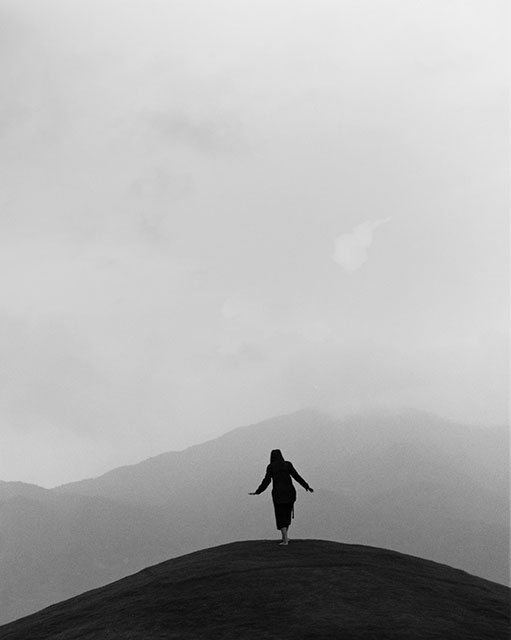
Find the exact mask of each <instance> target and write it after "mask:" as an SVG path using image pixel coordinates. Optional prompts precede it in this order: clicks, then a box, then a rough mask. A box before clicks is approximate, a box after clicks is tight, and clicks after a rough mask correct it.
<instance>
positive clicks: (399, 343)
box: [0, 0, 510, 486]
mask: <svg viewBox="0 0 511 640" xmlns="http://www.w3.org/2000/svg"><path fill="white" fill-rule="evenodd" d="M507 5H508V3H507V1H506V0H484V1H481V0H429V1H427V2H426V1H422V0H421V1H418V0H309V1H306V2H305V1H300V0H257V1H254V0H214V1H213V0H179V1H176V0H174V1H173V0H83V1H82V0H10V1H9V0H0V72H1V82H0V96H1V100H0V169H1V187H0V205H1V207H0V211H1V213H0V260H1V267H0V290H1V297H0V305H1V306H0V381H1V385H0V479H3V480H24V481H29V482H36V483H39V484H42V485H43V486H52V485H54V484H57V483H61V482H64V481H68V480H73V479H79V478H82V477H86V476H90V475H97V474H99V473H101V472H103V471H106V470H107V469H110V468H112V467H115V466H119V465H121V464H126V463H131V462H136V461H138V460H141V459H143V458H145V457H148V456H150V455H154V454H157V453H160V452H163V451H167V450H172V449H181V448H184V447H186V446H189V445H191V444H194V443H197V442H202V441H204V440H207V439H209V438H211V437H215V436H217V435H220V434H221V433H224V432H226V431H227V430H229V429H231V428H234V427H236V426H240V425H242V424H249V423H252V422H256V421H258V420H262V419H264V418H266V417H270V416H273V415H276V414H282V413H287V412H290V411H294V410H296V409H299V408H301V407H305V406H311V405H313V406H317V407H320V408H325V409H328V410H333V411H336V412H338V413H340V414H342V413H343V412H346V411H348V412H350V411H356V410H359V409H364V408H369V407H374V406H401V405H406V406H412V407H418V408H423V409H428V410H432V411H435V412H437V413H439V414H440V415H443V416H447V417H451V418H456V419H458V420H463V421H466V422H471V423H473V422H481V423H483V424H489V423H494V422H503V421H505V420H507V419H508V418H507V414H508V395H507V394H508V373H507V363H508V360H507V354H508V347H507V330H508V323H509V316H508V288H507V285H508V282H507V271H508V215H509V189H508V186H507V183H508V181H509V168H510V163H509V155H510V151H509V136H508V133H509V128H508V124H509V104H508V98H509V95H508V88H509V87H508V72H509V68H508V63H507V60H508V55H509V47H508V45H507V44H506V43H507V41H508V39H509V31H508V26H509V22H508V20H509V15H508V11H507Z"/></svg>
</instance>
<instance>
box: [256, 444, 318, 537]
mask: <svg viewBox="0 0 511 640" xmlns="http://www.w3.org/2000/svg"><path fill="white" fill-rule="evenodd" d="M292 477H293V478H294V479H295V480H296V481H297V482H299V483H300V484H301V485H302V487H303V488H304V489H305V491H310V492H311V493H312V491H313V489H311V488H310V487H309V485H308V484H307V483H306V482H305V480H304V479H303V478H302V477H301V476H300V475H298V473H297V472H296V470H295V468H294V467H293V465H292V464H291V462H288V461H287V460H284V457H283V456H282V453H281V452H280V449H273V451H272V452H271V454H270V464H269V465H268V466H267V467H266V475H265V476H264V478H263V481H262V482H261V484H260V485H259V486H258V487H257V489H256V490H255V491H254V492H253V493H250V494H249V495H251V496H257V495H259V494H260V493H262V492H263V491H264V490H265V489H266V488H267V487H268V485H269V484H270V482H271V481H272V480H273V488H272V490H271V497H272V500H273V506H274V508H275V520H276V522H277V529H280V532H281V533H282V542H281V543H280V544H284V545H287V543H288V537H287V530H288V528H289V526H290V524H291V514H292V513H293V508H294V504H295V500H296V489H295V488H294V485H293V481H292V480H291V478H292Z"/></svg>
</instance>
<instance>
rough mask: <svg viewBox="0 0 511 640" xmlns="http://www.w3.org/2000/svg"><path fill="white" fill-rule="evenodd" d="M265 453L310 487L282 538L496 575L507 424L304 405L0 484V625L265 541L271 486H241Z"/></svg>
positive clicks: (502, 568)
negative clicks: (126, 457)
mask: <svg viewBox="0 0 511 640" xmlns="http://www.w3.org/2000/svg"><path fill="white" fill-rule="evenodd" d="M273 448H282V450H283V453H284V455H285V456H286V457H287V458H288V459H290V460H292V461H293V462H294V463H295V465H296V468H297V469H298V471H299V472H300V473H301V474H302V475H303V476H304V477H305V479H306V480H307V481H308V482H309V483H310V484H311V485H312V486H313V487H314V490H315V491H314V494H308V493H305V491H304V490H303V489H302V488H301V487H298V500H297V504H296V518H295V520H294V522H293V528H292V531H291V533H292V534H293V535H296V536H297V537H300V538H317V537H320V538H322V539H324V540H331V541H334V542H338V541H342V542H345V543H356V544H360V545H367V546H371V547H384V548H388V549H394V550H396V551H399V552H401V553H406V554H410V555H412V556H420V557H422V558H427V559H430V560H433V561H435V562H438V563H442V564H447V565H449V566H452V567H456V568H459V569H462V570H464V571H467V572H469V573H471V574H474V575H478V576H481V577H483V578H486V579H488V580H491V581H494V582H499V583H502V584H508V580H509V477H508V469H509V430H508V429H505V428H500V427H495V428H476V427H471V426H467V425H458V424H455V423H452V422H449V421H445V420H443V419H441V418H438V417H435V416H431V415H430V414H424V413H422V412H412V411H404V412H401V413H399V412H397V413H396V412H393V413H379V414H370V413H367V414H360V415H357V416H353V417H351V418H345V419H334V418H332V417H330V416H327V415H324V414H322V413H319V412H317V411H313V410H303V411H299V412H297V413H294V414H290V415H286V416H279V417H276V418H272V419H269V420H266V421H263V422H262V423H259V424H255V425H248V426H245V427H239V428H238V429H234V430H233V431H230V432H228V433H226V434H224V435H223V436H221V437H219V438H216V439H214V440H210V441H208V442H205V443H202V444H199V445H195V446H193V447H190V448H188V449H186V450H184V451H179V452H168V453H164V454H161V455H159V456H156V457H154V458H150V459H148V460H144V461H142V462H140V463H138V464H134V465H130V466H126V467H121V468H118V469H114V470H112V471H110V472H108V473H106V474H104V475H103V476H100V477H98V478H93V479H90V480H85V481H80V482H75V483H72V484H68V485H65V486H62V487H58V488H55V489H52V490H45V489H41V488H40V487H35V486H33V485H27V484H23V483H18V482H15V483H5V482H4V483H2V482H0V625H1V624H6V623H8V622H10V621H12V620H15V619H16V618H20V617H22V616H26V615H28V614H31V613H33V612H35V611H39V610H40V609H42V608H43V607H47V606H49V605H52V604H54V603H57V602H60V601H61V600H65V599H67V598H71V597H73V596H75V595H78V594H81V593H83V592H84V591H88V590H90V589H94V588H96V587H101V586H103V585H106V584H109V583H111V582H113V581H114V580H119V579H121V578H124V577H126V576H128V575H131V574H133V573H135V572H136V571H140V570H141V569H142V568H143V567H147V566H149V565H153V564H156V563H158V562H162V561H163V560H167V559H169V558H175V557H177V556H181V555H183V554H186V553H191V552H193V551H196V550H197V549H203V548H205V547H211V546H214V545H221V544H224V543H227V542H229V541H231V540H253V539H254V538H258V539H266V538H269V537H271V536H272V535H274V533H275V522H274V517H273V507H272V505H271V494H270V490H268V491H266V493H264V494H263V495H262V496H258V497H254V496H248V495H247V494H248V492H249V491H253V490H254V489H255V488H256V486H257V485H258V484H259V482H260V480H261V478H262V476H263V474H264V470H265V468H266V465H267V463H268V456H269V452H270V450H271V449H273Z"/></svg>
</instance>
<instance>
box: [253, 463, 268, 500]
mask: <svg viewBox="0 0 511 640" xmlns="http://www.w3.org/2000/svg"><path fill="white" fill-rule="evenodd" d="M270 482H271V470H270V465H268V467H267V468H266V475H265V476H264V478H263V481H262V482H261V484H260V485H259V486H258V487H257V489H256V490H255V491H254V492H253V493H251V494H250V495H251V496H258V495H259V494H260V493H262V492H263V491H264V490H265V489H266V488H267V487H268V485H269V484H270Z"/></svg>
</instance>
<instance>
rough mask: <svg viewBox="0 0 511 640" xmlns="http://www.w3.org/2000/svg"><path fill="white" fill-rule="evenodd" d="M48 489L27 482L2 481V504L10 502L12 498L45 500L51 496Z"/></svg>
mask: <svg viewBox="0 0 511 640" xmlns="http://www.w3.org/2000/svg"><path fill="white" fill-rule="evenodd" d="M49 493H50V492H49V490H48V489H43V488H42V487H38V486H37V485H36V484H27V483H26V482H3V481H2V480H0V502H3V501H5V500H9V499H10V498H18V497H21V498H34V499H35V500H37V499H39V498H45V497H46V496H47V495H49Z"/></svg>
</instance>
